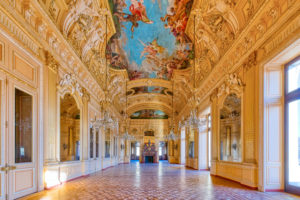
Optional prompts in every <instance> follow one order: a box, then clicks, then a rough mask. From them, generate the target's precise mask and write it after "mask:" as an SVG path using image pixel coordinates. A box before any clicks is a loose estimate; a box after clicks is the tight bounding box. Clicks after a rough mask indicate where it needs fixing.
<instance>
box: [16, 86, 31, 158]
mask: <svg viewBox="0 0 300 200" xmlns="http://www.w3.org/2000/svg"><path fill="white" fill-rule="evenodd" d="M15 162H16V163H24V162H32V96H30V95H29V94H27V93H25V92H22V91H21V90H18V89H15Z"/></svg>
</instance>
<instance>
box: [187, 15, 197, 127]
mask: <svg viewBox="0 0 300 200" xmlns="http://www.w3.org/2000/svg"><path fill="white" fill-rule="evenodd" d="M195 43H196V15H194V44H195ZM193 67H194V68H193V99H192V102H191V103H192V111H191V114H190V117H189V121H188V125H190V126H191V127H193V128H197V127H199V124H200V120H199V119H198V117H197V111H196V109H195V107H196V106H197V99H196V45H194V66H193Z"/></svg>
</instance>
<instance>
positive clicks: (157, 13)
mask: <svg viewBox="0 0 300 200" xmlns="http://www.w3.org/2000/svg"><path fill="white" fill-rule="evenodd" d="M192 3H193V2H192V0H110V6H111V9H112V13H113V16H114V22H115V26H116V29H117V33H116V34H115V35H114V36H113V37H112V38H111V40H110V41H109V45H108V46H107V57H108V59H109V63H110V66H111V67H112V68H115V69H126V70H127V71H128V74H129V77H130V79H131V80H134V79H138V78H160V79H166V80H169V79H170V78H171V76H172V73H173V70H174V69H186V68H188V67H189V65H190V62H189V61H190V59H192V58H193V45H192V43H191V42H190V40H189V39H188V37H187V36H186V35H185V33H184V31H185V28H186V24H187V20H188V16H189V12H190V9H191V6H192Z"/></svg>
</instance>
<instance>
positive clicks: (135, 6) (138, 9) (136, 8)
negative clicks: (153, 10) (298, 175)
mask: <svg viewBox="0 0 300 200" xmlns="http://www.w3.org/2000/svg"><path fill="white" fill-rule="evenodd" d="M143 3H144V0H141V1H137V0H131V5H130V6H129V11H130V12H131V14H127V13H124V12H116V13H115V14H114V15H116V16H117V17H119V19H120V20H121V22H131V24H132V25H131V29H130V30H131V33H132V34H131V38H133V33H134V28H137V27H138V26H139V24H138V22H139V21H141V22H143V23H146V24H152V23H153V21H151V20H150V19H149V18H148V17H147V13H146V8H145V6H144V4H143ZM122 27H124V26H122Z"/></svg>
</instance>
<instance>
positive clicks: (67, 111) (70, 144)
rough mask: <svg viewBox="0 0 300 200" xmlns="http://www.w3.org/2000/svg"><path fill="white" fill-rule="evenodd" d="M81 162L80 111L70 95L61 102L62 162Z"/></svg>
mask: <svg viewBox="0 0 300 200" xmlns="http://www.w3.org/2000/svg"><path fill="white" fill-rule="evenodd" d="M74 160H80V109H79V108H78V105H77V103H76V101H75V99H74V97H73V96H72V95H70V94H66V95H65V96H64V98H62V99H61V101H60V161H62V162H64V161H74Z"/></svg>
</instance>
